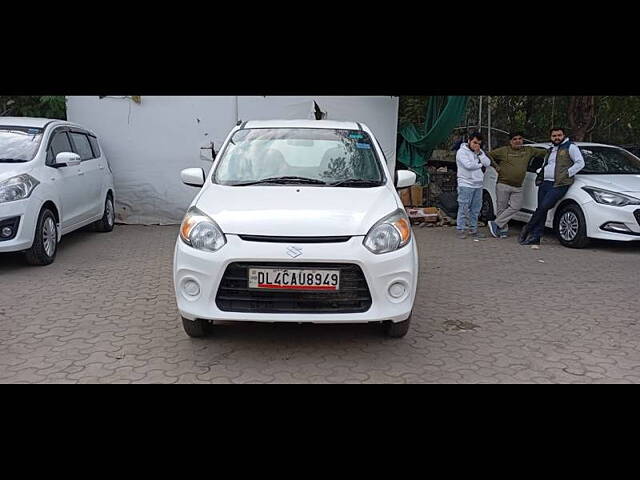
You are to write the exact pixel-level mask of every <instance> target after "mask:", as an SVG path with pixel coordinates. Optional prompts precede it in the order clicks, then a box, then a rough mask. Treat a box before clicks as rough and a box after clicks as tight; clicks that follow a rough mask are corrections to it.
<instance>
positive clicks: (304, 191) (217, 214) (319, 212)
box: [195, 184, 398, 237]
mask: <svg viewBox="0 0 640 480" xmlns="http://www.w3.org/2000/svg"><path fill="white" fill-rule="evenodd" d="M195 205H196V207H197V208H198V209H200V210H201V211H203V212H204V213H206V214H207V215H209V216H210V217H211V218H213V219H214V220H215V221H216V222H217V223H218V225H220V228H221V229H222V231H223V232H224V233H227V234H247V235H270V236H301V237H304V236H337V235H351V236H353V235H366V234H367V232H368V231H369V229H370V228H371V226H372V225H373V224H374V223H375V222H377V221H378V220H380V219H381V218H382V217H384V216H385V215H387V214H389V213H391V212H393V211H394V210H396V209H397V208H398V204H397V203H396V200H395V195H393V192H392V191H391V190H390V189H389V187H387V186H386V185H385V186H381V187H373V188H347V187H315V186H307V185H291V186H290V185H286V186H246V187H231V186H223V185H217V184H213V185H209V186H208V187H207V188H205V189H204V190H203V191H202V192H201V193H200V196H199V197H198V199H197V201H196V203H195Z"/></svg>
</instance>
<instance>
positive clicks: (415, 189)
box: [411, 185, 424, 207]
mask: <svg viewBox="0 0 640 480" xmlns="http://www.w3.org/2000/svg"><path fill="white" fill-rule="evenodd" d="M423 190H424V189H423V187H422V185H413V186H412V187H411V206H412V207H420V206H422V202H423V200H422V196H423Z"/></svg>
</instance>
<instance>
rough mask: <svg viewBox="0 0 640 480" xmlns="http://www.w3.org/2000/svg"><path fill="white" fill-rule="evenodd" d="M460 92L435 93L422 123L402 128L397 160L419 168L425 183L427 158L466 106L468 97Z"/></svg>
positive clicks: (413, 168) (417, 170)
mask: <svg viewBox="0 0 640 480" xmlns="http://www.w3.org/2000/svg"><path fill="white" fill-rule="evenodd" d="M468 98H469V97H461V96H448V97H443V96H434V97H431V98H430V99H429V101H428V102H427V109H426V112H425V121H424V124H423V125H414V124H409V125H404V126H402V127H401V128H400V132H399V133H400V135H401V136H402V141H401V142H400V148H399V149H398V161H399V162H400V163H402V164H403V165H406V166H407V167H408V168H409V169H410V170H413V171H414V172H416V174H417V176H418V181H419V182H420V184H422V185H426V184H427V183H428V180H429V178H428V175H427V172H426V167H425V165H426V163H427V160H428V159H429V158H430V157H431V153H432V152H433V149H434V148H435V147H436V146H437V145H438V144H439V143H440V142H442V141H444V140H445V139H446V138H447V137H448V136H449V135H450V133H451V131H452V130H453V129H454V128H455V127H457V126H458V125H459V124H460V121H461V120H462V117H463V115H464V112H465V109H466V108H467V99H468Z"/></svg>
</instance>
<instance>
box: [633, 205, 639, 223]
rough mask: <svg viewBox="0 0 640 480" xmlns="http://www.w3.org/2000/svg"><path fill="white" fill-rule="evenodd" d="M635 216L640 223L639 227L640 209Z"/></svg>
mask: <svg viewBox="0 0 640 480" xmlns="http://www.w3.org/2000/svg"><path fill="white" fill-rule="evenodd" d="M633 214H634V215H635V217H636V220H637V221H638V225H640V209H639V210H636V211H635V212H633Z"/></svg>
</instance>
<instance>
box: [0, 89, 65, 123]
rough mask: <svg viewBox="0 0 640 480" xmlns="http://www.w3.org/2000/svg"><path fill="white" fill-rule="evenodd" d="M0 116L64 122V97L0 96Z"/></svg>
mask: <svg viewBox="0 0 640 480" xmlns="http://www.w3.org/2000/svg"><path fill="white" fill-rule="evenodd" d="M0 116H12V117H42V118H59V119H62V120H66V118H67V110H66V103H65V97H64V96H31V95H18V96H11V97H10V96H0Z"/></svg>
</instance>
